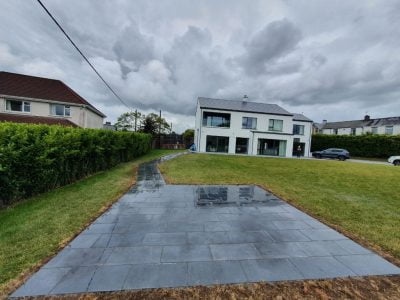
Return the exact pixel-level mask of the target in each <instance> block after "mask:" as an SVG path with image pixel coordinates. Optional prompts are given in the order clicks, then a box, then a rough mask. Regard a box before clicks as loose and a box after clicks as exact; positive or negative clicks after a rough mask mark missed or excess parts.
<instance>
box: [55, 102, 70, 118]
mask: <svg viewBox="0 0 400 300" xmlns="http://www.w3.org/2000/svg"><path fill="white" fill-rule="evenodd" d="M51 114H52V115H54V116H63V117H64V116H70V115H71V107H69V106H68V105H62V104H52V105H51Z"/></svg>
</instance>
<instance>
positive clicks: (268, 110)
mask: <svg viewBox="0 0 400 300" xmlns="http://www.w3.org/2000/svg"><path fill="white" fill-rule="evenodd" d="M198 101H199V103H200V107H202V108H211V109H223V110H232V111H245V112H252V113H264V114H276V115H286V116H293V114H291V113H290V112H288V111H287V110H285V109H283V108H282V107H280V106H279V105H277V104H268V103H257V102H251V101H240V100H225V99H213V98H204V97H199V98H198Z"/></svg>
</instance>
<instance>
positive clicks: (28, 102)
mask: <svg viewBox="0 0 400 300" xmlns="http://www.w3.org/2000/svg"><path fill="white" fill-rule="evenodd" d="M104 118H105V115H104V114H103V113H102V112H101V111H99V110H98V109H96V108H95V107H94V106H93V105H92V104H90V103H89V102H88V101H86V100H85V99H84V98H82V97H81V96H80V95H79V94H77V93H76V92H75V91H73V90H72V89H71V88H70V87H68V86H67V85H66V84H65V83H63V82H62V81H60V80H55V79H50V78H42V77H35V76H28V75H23V74H16V73H9V72H0V122H17V123H36V124H49V125H62V126H73V127H83V128H103V119H104Z"/></svg>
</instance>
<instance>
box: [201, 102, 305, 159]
mask: <svg viewBox="0 0 400 300" xmlns="http://www.w3.org/2000/svg"><path fill="white" fill-rule="evenodd" d="M243 99H244V100H243V101H237V100H224V99H212V98H203V97H199V98H198V100H197V110H196V129H195V137H194V141H195V144H196V148H197V151H199V152H220V153H230V154H249V155H271V156H282V157H291V156H292V155H294V154H295V153H296V151H297V149H298V146H301V151H302V153H301V155H303V156H310V145H311V132H312V124H313V122H312V120H310V119H309V118H307V117H305V116H304V115H302V114H294V113H290V112H288V111H286V110H285V109H283V108H282V107H280V106H279V105H276V104H267V103H256V102H252V101H248V100H247V97H244V98H243Z"/></svg>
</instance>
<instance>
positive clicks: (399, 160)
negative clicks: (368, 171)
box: [388, 156, 400, 166]
mask: <svg viewBox="0 0 400 300" xmlns="http://www.w3.org/2000/svg"><path fill="white" fill-rule="evenodd" d="M388 163H390V164H393V165H395V166H400V156H391V157H389V159H388Z"/></svg>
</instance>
